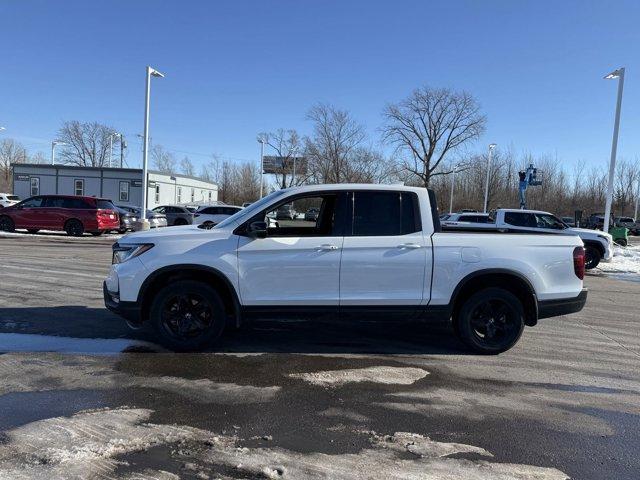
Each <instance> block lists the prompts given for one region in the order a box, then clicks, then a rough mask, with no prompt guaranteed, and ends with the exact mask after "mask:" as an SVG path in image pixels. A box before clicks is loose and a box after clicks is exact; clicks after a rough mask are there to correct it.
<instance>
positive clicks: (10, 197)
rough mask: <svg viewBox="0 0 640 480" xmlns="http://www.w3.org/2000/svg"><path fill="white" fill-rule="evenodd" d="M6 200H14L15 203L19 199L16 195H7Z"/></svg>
mask: <svg viewBox="0 0 640 480" xmlns="http://www.w3.org/2000/svg"><path fill="white" fill-rule="evenodd" d="M7 200H15V201H16V202H18V201H20V197H19V196H17V195H7Z"/></svg>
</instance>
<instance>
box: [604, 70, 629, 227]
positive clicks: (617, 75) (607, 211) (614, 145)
mask: <svg viewBox="0 0 640 480" xmlns="http://www.w3.org/2000/svg"><path fill="white" fill-rule="evenodd" d="M604 79H605V80H615V79H617V80H618V96H617V99H616V116H615V120H614V123H613V139H612V141H611V160H610V161H609V179H608V182H607V200H606V204H605V208H604V224H603V225H602V230H603V231H604V232H609V221H610V219H611V204H612V202H613V174H614V172H615V169H616V154H617V151H618V133H619V131H620V110H622V91H623V89H624V67H621V68H619V69H617V70H615V71H613V72H611V73H609V74H608V75H605V77H604Z"/></svg>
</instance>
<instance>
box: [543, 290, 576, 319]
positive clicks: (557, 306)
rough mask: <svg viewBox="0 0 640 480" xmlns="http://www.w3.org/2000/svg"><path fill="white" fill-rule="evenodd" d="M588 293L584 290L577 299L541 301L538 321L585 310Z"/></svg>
mask: <svg viewBox="0 0 640 480" xmlns="http://www.w3.org/2000/svg"><path fill="white" fill-rule="evenodd" d="M587 292H588V290H587V289H586V288H583V289H582V291H581V292H580V294H579V295H578V296H577V297H573V298H561V299H558V300H543V301H539V302H538V319H540V318H550V317H557V316H559V315H569V314H570V313H576V312H579V311H580V310H582V309H583V308H584V305H585V303H587Z"/></svg>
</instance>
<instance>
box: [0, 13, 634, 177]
mask: <svg viewBox="0 0 640 480" xmlns="http://www.w3.org/2000/svg"><path fill="white" fill-rule="evenodd" d="M0 18H1V19H2V28H1V29H0V45H2V48H1V50H0V51H1V52H2V58H3V61H2V67H1V68H0V125H2V126H5V127H6V130H5V131H4V132H2V133H0V135H2V136H5V137H12V138H16V139H19V140H20V141H22V142H23V143H24V144H25V145H26V146H27V148H28V149H29V150H30V151H37V150H42V151H43V152H45V153H46V154H47V155H48V151H49V142H50V141H51V139H53V138H54V137H55V135H56V131H57V129H58V128H59V126H60V124H61V123H62V122H63V121H64V120H72V119H77V120H81V121H98V122H102V123H106V124H109V125H112V126H113V127H115V128H116V129H118V130H120V131H122V132H124V133H125V134H126V135H127V136H128V138H129V143H130V152H129V158H128V160H129V163H130V164H132V165H134V166H137V165H138V164H139V158H140V153H139V149H140V141H139V139H136V138H135V134H136V133H141V131H142V123H143V106H144V72H145V66H146V65H148V64H149V65H152V66H154V67H155V68H157V69H158V70H160V71H162V72H163V73H165V74H166V78H164V79H160V80H154V82H153V87H152V90H153V91H152V121H151V135H152V137H153V141H154V142H155V143H161V144H163V145H165V146H166V147H167V148H169V149H170V150H173V151H175V153H176V155H178V157H179V158H180V157H181V156H182V155H183V153H182V152H192V153H191V154H190V157H191V158H192V159H193V160H194V162H195V163H196V164H199V163H200V162H203V161H206V155H207V154H209V153H212V152H216V153H218V154H220V155H221V156H222V157H223V158H226V159H231V160H254V159H255V160H256V161H257V158H258V154H259V145H258V143H257V142H256V140H255V137H256V134H257V133H258V132H260V131H271V130H275V129H277V128H280V127H282V128H296V129H298V130H299V131H300V132H302V133H307V132H309V131H310V127H311V126H310V125H309V123H308V122H307V121H306V120H305V113H306V111H307V110H308V108H309V107H310V106H311V105H313V104H314V103H316V102H329V103H331V104H333V105H335V106H337V107H340V108H343V109H347V110H349V111H351V112H352V113H353V115H354V117H355V118H356V119H358V120H359V121H360V122H361V123H363V124H364V125H365V126H366V127H367V129H368V131H369V132H370V135H371V143H372V144H376V143H377V141H378V133H377V129H378V127H379V126H380V124H381V116H380V112H381V110H382V108H383V106H384V105H385V104H386V103H387V102H394V101H397V100H400V99H402V98H403V97H405V96H406V95H408V94H409V93H410V92H411V90H412V89H414V88H415V87H418V86H421V85H431V86H436V87H449V88H452V89H464V90H467V91H469V92H471V93H472V94H474V95H475V96H476V97H477V99H478V100H479V101H480V103H481V105H482V108H483V111H484V112H485V113H486V115H487V117H488V129H487V132H486V134H485V135H484V136H483V138H482V139H481V140H480V142H478V144H477V145H475V146H474V149H476V150H478V151H481V150H484V148H485V145H486V144H488V143H490V142H496V143H498V144H499V145H500V147H503V148H504V147H507V146H509V147H511V148H512V149H513V151H514V152H516V153H518V154H521V153H533V154H548V155H556V154H557V156H558V158H559V159H561V160H562V161H563V162H564V163H565V164H566V165H567V166H571V165H573V164H576V163H581V162H585V163H598V164H602V165H603V166H604V165H606V164H607V162H608V158H609V153H610V146H611V134H612V128H613V116H614V108H615V95H616V82H615V81H605V80H603V79H602V77H603V76H604V75H605V74H606V73H608V72H609V71H611V70H614V69H615V68H617V67H619V66H626V67H627V78H626V82H625V96H624V103H623V111H622V126H621V132H620V144H619V155H620V156H623V157H625V158H628V159H634V158H636V155H637V152H638V151H639V147H640V134H639V133H640V122H638V114H639V113H640V101H639V100H640V63H639V62H638V60H639V54H638V45H639V44H640V42H639V40H640V28H638V25H639V24H640V2H637V1H621V2H617V1H614V2H605V1H535V2H534V1H528V2H525V1H508V0H504V1H479V0H478V1H442V2H435V1H385V2H379V1H372V0H370V1H333V0H330V1H303V0H299V1H240V0H238V1H217V2H213V1H173V2H168V1H146V0H142V1H141V0H137V1H111V2H109V1H105V2H95V1H75V0H73V1H71V0H65V1H59V2H53V1H31V0H22V1H9V0H0Z"/></svg>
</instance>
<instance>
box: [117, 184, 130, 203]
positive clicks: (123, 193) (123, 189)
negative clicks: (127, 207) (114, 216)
mask: <svg viewBox="0 0 640 480" xmlns="http://www.w3.org/2000/svg"><path fill="white" fill-rule="evenodd" d="M129 185H130V184H129V182H120V195H118V198H119V199H120V201H121V202H128V201H129Z"/></svg>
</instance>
